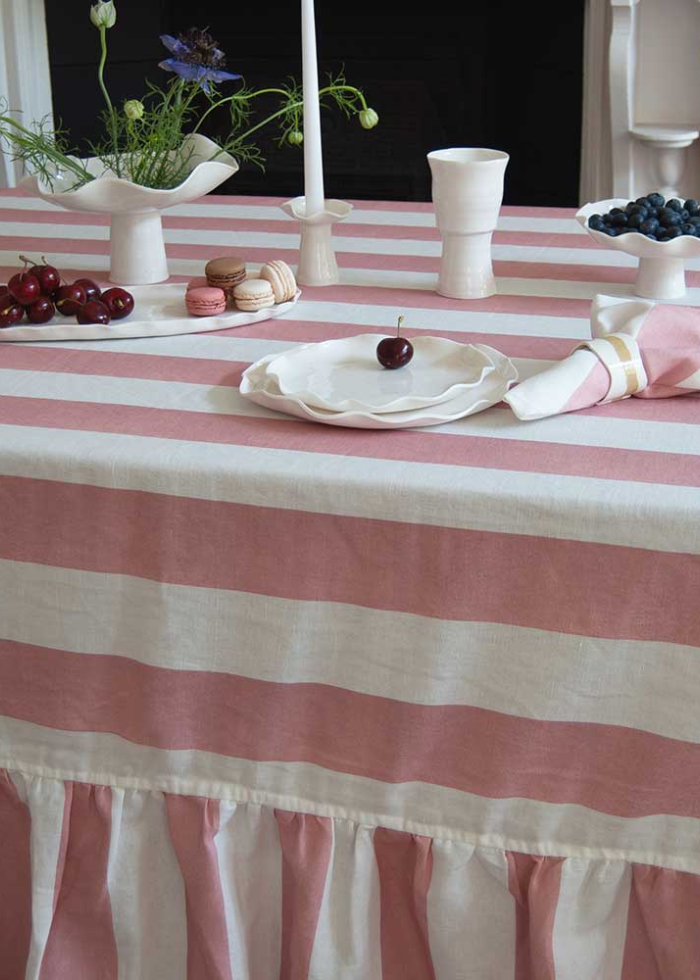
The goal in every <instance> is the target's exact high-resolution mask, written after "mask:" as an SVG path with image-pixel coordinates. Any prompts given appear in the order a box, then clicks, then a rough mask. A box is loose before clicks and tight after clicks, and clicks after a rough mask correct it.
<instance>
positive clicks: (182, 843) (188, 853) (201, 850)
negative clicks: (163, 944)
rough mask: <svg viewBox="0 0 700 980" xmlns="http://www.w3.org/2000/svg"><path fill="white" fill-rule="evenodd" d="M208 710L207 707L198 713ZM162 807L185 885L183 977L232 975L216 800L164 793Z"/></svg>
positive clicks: (211, 979)
mask: <svg viewBox="0 0 700 980" xmlns="http://www.w3.org/2000/svg"><path fill="white" fill-rule="evenodd" d="M175 703H176V702H173V705H174V704H175ZM204 705H206V702H204V701H200V702H199V707H198V710H199V711H200V712H202V708H203V706H204ZM207 711H208V706H207V708H206V711H204V712H202V713H203V714H204V713H206V712H207ZM175 714H176V715H178V714H179V710H178V711H177V712H175ZM165 806H166V811H167V814H168V825H169V827H170V839H171V840H172V843H173V848H174V850H175V855H176V857H177V861H178V864H179V865H180V871H181V873H182V879H183V881H184V884H185V904H186V908H187V980H232V978H231V960H230V955H229V946H228V933H227V929H226V914H225V912H224V897H223V892H222V889H221V878H220V875H219V862H218V856H217V851H216V845H215V843H214V839H215V837H216V835H217V834H218V832H219V801H218V800H208V799H204V798H203V797H198V796H176V795H174V794H172V793H166V794H165Z"/></svg>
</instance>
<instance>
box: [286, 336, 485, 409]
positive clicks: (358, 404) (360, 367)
mask: <svg viewBox="0 0 700 980" xmlns="http://www.w3.org/2000/svg"><path fill="white" fill-rule="evenodd" d="M385 337H386V334H374V333H366V334H358V335H357V336H355V337H344V338H342V339H340V340H326V341H323V342H322V343H319V344H304V345H302V346H300V347H295V348H294V349H293V350H290V351H285V352H284V353H283V354H280V355H278V356H277V357H275V358H274V359H273V360H272V361H271V362H270V364H269V365H268V369H267V374H268V375H269V376H270V377H272V378H274V379H275V381H276V382H277V387H278V389H279V392H280V393H281V394H283V395H290V396H291V397H293V398H296V399H298V400H299V401H301V402H303V403H304V404H305V405H307V406H309V407H310V408H318V409H321V410H325V411H331V412H363V413H369V414H373V415H377V414H385V413H388V412H392V413H393V412H406V411H412V410H414V409H421V408H428V407H430V406H431V405H439V404H441V403H442V402H446V401H450V400H451V399H452V398H453V397H454V396H455V395H457V394H460V393H462V392H463V391H465V390H468V389H471V388H478V387H479V385H480V384H481V383H482V381H483V380H484V378H485V377H486V376H487V375H488V374H490V373H491V372H492V371H494V370H495V365H494V363H493V361H492V359H491V358H490V357H489V355H488V354H487V353H486V351H485V349H483V348H480V347H478V346H475V345H474V344H459V343H456V342H455V341H453V340H445V338H444V337H432V336H426V337H415V338H414V339H412V340H411V343H412V345H413V350H414V354H413V359H412V360H411V361H410V363H409V364H407V365H406V366H405V367H402V368H398V369H396V370H393V371H391V370H387V369H386V368H384V367H382V365H381V364H380V363H379V361H378V360H377V345H378V344H379V342H380V341H381V340H384V339H385Z"/></svg>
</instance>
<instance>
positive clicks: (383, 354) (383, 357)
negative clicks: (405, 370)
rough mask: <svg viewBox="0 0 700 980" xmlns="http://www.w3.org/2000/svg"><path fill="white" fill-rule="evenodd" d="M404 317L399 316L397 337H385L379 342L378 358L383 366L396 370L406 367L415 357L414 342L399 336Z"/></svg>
mask: <svg viewBox="0 0 700 980" xmlns="http://www.w3.org/2000/svg"><path fill="white" fill-rule="evenodd" d="M402 323H403V317H402V316H400V317H399V322H398V326H397V327H396V336H395V337H385V338H384V340H380V341H379V343H378V344H377V360H378V361H379V363H380V364H381V365H382V367H385V368H388V369H389V370H390V371H395V370H396V368H401V367H405V366H406V365H407V364H408V362H409V361H410V360H411V358H412V357H413V344H412V343H411V341H410V340H406V338H405V337H401V336H399V331H400V329H401V324H402Z"/></svg>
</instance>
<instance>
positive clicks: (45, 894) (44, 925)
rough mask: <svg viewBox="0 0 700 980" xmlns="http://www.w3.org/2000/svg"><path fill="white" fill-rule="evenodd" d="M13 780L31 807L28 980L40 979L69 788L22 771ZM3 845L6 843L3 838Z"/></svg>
mask: <svg viewBox="0 0 700 980" xmlns="http://www.w3.org/2000/svg"><path fill="white" fill-rule="evenodd" d="M11 779H12V781H13V783H14V785H15V787H16V789H17V793H18V795H19V797H20V799H21V800H22V801H23V802H24V803H26V804H27V806H28V807H29V814H30V818H31V830H30V834H31V836H30V854H31V869H32V935H31V942H30V946H29V956H28V958H27V969H26V973H25V980H39V974H40V972H41V961H42V959H43V956H44V951H45V949H46V943H47V940H48V938H49V931H50V929H51V923H52V921H53V905H54V893H55V889H56V871H57V868H58V855H59V851H60V849H61V835H62V831H63V810H64V804H65V798H66V797H65V788H64V785H63V783H62V782H60V781H59V780H56V779H37V778H36V777H34V776H24V775H22V774H20V773H18V772H15V773H11ZM2 846H5V845H4V844H3V843H2V842H1V841H0V847H2ZM1 972H2V971H1V969H0V973H1Z"/></svg>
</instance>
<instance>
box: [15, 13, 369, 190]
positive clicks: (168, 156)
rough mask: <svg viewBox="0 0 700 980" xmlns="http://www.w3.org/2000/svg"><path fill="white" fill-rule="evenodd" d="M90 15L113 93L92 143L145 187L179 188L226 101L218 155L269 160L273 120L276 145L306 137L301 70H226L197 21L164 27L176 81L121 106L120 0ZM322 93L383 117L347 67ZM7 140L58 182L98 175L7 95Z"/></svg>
mask: <svg viewBox="0 0 700 980" xmlns="http://www.w3.org/2000/svg"><path fill="white" fill-rule="evenodd" d="M90 19H91V21H92V23H93V24H94V25H95V27H96V28H97V29H98V31H99V36H100V60H99V64H98V68H97V81H98V85H99V87H100V90H101V92H102V96H103V99H104V102H105V110H104V111H103V112H102V115H101V119H102V123H103V130H104V136H103V138H102V139H101V140H99V141H98V142H97V143H94V144H91V145H90V150H91V155H92V156H93V157H97V158H98V159H99V160H100V161H101V163H102V165H103V167H104V170H105V171H109V172H111V173H113V174H115V175H116V176H118V177H123V178H125V179H127V180H130V181H132V182H133V183H135V184H141V185H142V186H144V187H153V188H161V189H170V188H172V187H177V186H178V184H181V183H182V181H183V180H184V179H185V178H186V177H187V175H188V174H189V172H190V171H191V169H192V167H191V157H192V153H193V152H194V147H193V144H192V141H191V140H188V139H187V136H188V135H190V134H194V133H198V132H199V131H200V127H201V126H202V124H203V123H204V121H205V120H206V119H207V118H208V117H209V116H210V115H211V114H212V113H213V112H214V111H216V110H222V109H224V110H226V111H227V112H228V115H229V119H230V130H229V135H228V137H227V138H226V139H225V140H224V141H223V142H222V144H221V145H220V147H219V150H218V152H217V154H215V155H214V156H213V157H211V159H216V156H218V155H219V154H222V153H229V154H230V155H231V156H234V157H236V158H237V159H238V160H239V161H247V162H249V163H252V164H255V165H257V166H259V167H261V168H263V169H264V162H265V161H264V158H263V156H262V153H261V151H260V148H259V147H258V145H257V144H256V142H255V139H254V136H255V134H256V133H257V132H258V131H259V130H261V129H263V127H266V126H269V125H270V124H271V123H275V124H276V125H277V126H278V129H279V137H278V140H277V143H278V146H280V147H281V146H284V145H285V144H289V145H291V146H299V145H300V144H301V143H302V141H303V138H304V137H303V92H302V90H301V87H300V86H299V85H298V84H297V83H296V82H295V81H294V79H289V80H288V82H287V83H286V84H282V85H280V86H279V87H275V88H262V89H252V88H249V87H248V86H247V85H246V83H245V81H244V80H243V79H242V78H241V76H240V75H237V74H235V73H234V72H230V71H228V70H227V69H226V57H225V55H224V53H223V51H222V50H221V49H220V47H219V45H218V42H217V41H215V40H214V39H213V37H212V36H211V35H210V34H209V32H208V31H207V30H199V29H197V28H190V29H189V30H188V31H186V32H185V33H183V34H181V35H179V36H178V37H173V36H171V35H169V34H164V35H162V36H161V41H162V42H163V44H164V45H165V47H166V48H167V50H168V52H169V54H170V57H168V58H166V59H165V60H164V61H162V62H160V65H159V67H160V68H162V69H164V70H165V71H168V72H170V73H172V76H173V77H172V79H171V80H170V82H169V83H168V85H166V86H165V87H164V88H159V87H158V86H156V85H153V84H152V83H150V82H147V87H148V91H147V93H146V94H145V95H144V97H143V98H142V99H129V100H127V101H126V102H124V104H123V105H122V106H121V108H117V107H115V106H114V104H113V102H112V99H111V97H110V95H109V91H108V88H107V85H106V83H105V77H104V76H105V65H106V63H107V32H108V30H110V29H111V28H112V27H114V25H115V23H116V20H117V12H116V7H115V5H114V0H98V2H97V3H96V4H94V5H93V6H92V7H91V8H90ZM229 82H238V83H239V84H238V88H237V89H236V91H235V92H234V93H233V94H232V95H222V94H221V91H220V89H219V86H220V85H222V84H225V83H229ZM271 96H278V97H279V105H278V108H277V109H276V110H275V111H274V112H272V113H270V114H269V115H267V116H265V118H263V119H261V120H260V121H256V120H255V117H254V108H255V102H256V100H257V99H259V98H261V97H268V99H269V97H271ZM319 97H320V99H321V104H322V105H327V106H329V105H330V106H332V105H334V106H335V107H337V108H338V109H340V110H341V111H342V112H343V113H344V114H345V115H346V116H347V117H348V118H350V117H352V116H357V117H358V120H359V122H360V125H361V126H362V127H363V128H364V129H372V128H373V127H374V126H376V125H377V122H378V121H379V117H378V116H377V113H376V112H375V111H374V109H371V108H370V107H369V106H368V105H367V102H366V100H365V97H364V95H363V94H362V92H361V90H360V89H358V88H355V87H354V86H353V85H349V84H348V83H347V81H346V79H345V77H344V75H343V73H342V72H340V73H338V74H336V75H335V76H332V77H330V78H329V82H328V85H326V86H325V87H324V88H322V89H321V90H320V92H319ZM0 145H2V146H3V151H6V152H9V153H10V154H11V156H12V158H13V159H14V160H20V161H21V162H22V164H23V165H24V167H25V169H26V170H27V171H28V172H30V173H34V174H37V175H38V176H39V177H40V178H41V179H42V180H43V182H44V183H45V184H47V185H48V186H49V187H50V188H52V189H53V182H54V180H55V179H57V178H58V177H59V176H60V177H61V180H62V183H63V185H64V187H65V186H66V178H67V177H68V178H69V181H70V179H73V178H74V183H73V184H70V183H69V184H68V186H69V187H70V189H71V190H77V188H79V187H81V186H82V185H83V184H86V183H88V181H91V180H94V179H95V174H94V173H90V172H89V170H88V168H87V166H86V163H85V161H84V160H82V159H80V158H79V157H78V156H77V155H76V152H75V151H74V150H73V149H72V148H71V144H70V138H69V135H68V133H66V132H65V131H64V130H62V129H61V128H55V127H51V126H49V124H48V122H47V120H42V121H40V122H38V123H33V124H32V125H30V126H29V125H26V124H25V123H24V122H23V121H21V120H19V119H18V118H17V114H16V113H12V112H11V110H10V107H9V106H8V104H7V102H6V100H1V99H0Z"/></svg>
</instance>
